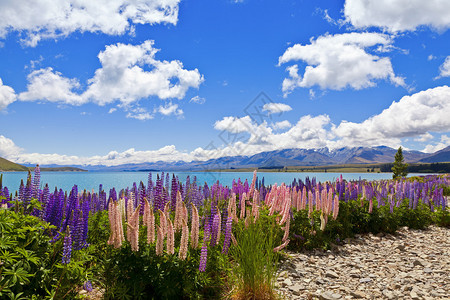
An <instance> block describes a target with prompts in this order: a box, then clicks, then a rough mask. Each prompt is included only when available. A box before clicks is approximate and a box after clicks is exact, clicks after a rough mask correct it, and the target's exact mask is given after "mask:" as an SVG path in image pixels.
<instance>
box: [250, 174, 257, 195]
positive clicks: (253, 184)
mask: <svg viewBox="0 0 450 300" xmlns="http://www.w3.org/2000/svg"><path fill="white" fill-rule="evenodd" d="M255 183H256V170H255V171H253V179H252V185H251V186H250V192H249V195H250V196H253V192H254V189H255Z"/></svg>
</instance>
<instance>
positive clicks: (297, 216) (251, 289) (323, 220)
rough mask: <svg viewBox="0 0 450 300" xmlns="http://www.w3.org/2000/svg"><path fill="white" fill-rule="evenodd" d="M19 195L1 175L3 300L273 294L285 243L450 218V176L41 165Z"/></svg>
mask: <svg viewBox="0 0 450 300" xmlns="http://www.w3.org/2000/svg"><path fill="white" fill-rule="evenodd" d="M0 178H1V177H0ZM228 184H229V185H228ZM11 191H12V190H10V189H8V187H4V186H2V182H1V179H0V199H1V210H0V275H1V280H0V298H1V299H73V298H83V297H84V298H86V297H89V295H91V293H93V292H97V294H96V295H97V296H98V295H100V296H101V297H103V298H105V299H151V298H154V299H203V298H211V299H218V298H234V299H276V298H278V296H277V294H276V291H275V289H274V283H275V281H276V278H275V273H276V270H277V262H278V261H279V260H280V259H283V251H284V250H285V249H289V250H292V251H307V250H309V249H324V250H326V249H329V248H330V247H332V246H333V245H339V244H340V243H341V242H342V241H343V240H344V239H345V238H347V237H352V236H353V235H354V234H362V233H379V232H388V233H395V231H396V230H397V228H399V227H401V226H408V227H410V228H416V229H425V228H426V227H427V226H428V225H431V224H435V225H438V226H446V227H449V226H450V212H449V209H448V207H447V197H448V196H449V192H450V176H449V175H439V176H438V175H430V176H426V177H414V178H409V179H401V180H396V181H394V180H382V181H365V180H359V181H346V180H343V179H342V176H341V177H340V178H339V179H337V180H336V181H335V182H316V180H315V178H311V179H309V178H307V179H306V180H305V181H304V182H303V181H301V180H295V179H294V181H293V182H290V183H282V184H279V185H277V184H275V185H272V186H269V185H265V184H264V178H262V179H261V180H260V179H258V177H257V174H256V171H255V172H254V177H253V181H252V182H247V181H245V182H242V181H241V180H240V179H236V180H233V182H232V183H226V184H225V183H220V182H217V183H215V184H213V185H212V186H208V185H207V184H201V183H200V182H197V180H196V178H195V177H193V178H189V177H188V178H187V179H186V181H185V182H180V181H179V180H178V178H177V177H175V176H174V175H172V176H171V175H170V174H168V173H159V174H152V173H150V174H149V175H148V181H147V182H146V183H144V182H140V183H135V184H133V186H132V187H127V188H121V187H120V188H119V187H118V188H117V189H116V188H112V189H111V190H109V191H105V190H103V188H102V186H101V185H100V186H99V189H98V191H86V190H81V189H79V188H78V187H77V186H74V187H73V188H72V190H70V191H63V190H61V189H58V188H54V189H53V188H51V187H49V186H48V185H47V184H45V185H44V184H42V183H41V182H40V171H39V167H36V168H35V171H34V174H33V175H32V174H29V176H28V180H27V181H26V182H21V183H20V188H19V190H18V191H17V192H15V191H14V193H11ZM80 291H84V292H87V293H81V292H80Z"/></svg>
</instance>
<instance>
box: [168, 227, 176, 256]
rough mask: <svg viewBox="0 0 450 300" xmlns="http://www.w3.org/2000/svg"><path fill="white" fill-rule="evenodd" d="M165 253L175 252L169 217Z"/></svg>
mask: <svg viewBox="0 0 450 300" xmlns="http://www.w3.org/2000/svg"><path fill="white" fill-rule="evenodd" d="M166 247H167V253H169V254H174V252H175V232H174V230H173V224H172V221H171V220H170V218H167V244H166Z"/></svg>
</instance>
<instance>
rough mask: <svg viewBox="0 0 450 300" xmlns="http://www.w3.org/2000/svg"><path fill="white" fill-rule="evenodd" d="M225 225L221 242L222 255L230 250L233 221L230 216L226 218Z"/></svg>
mask: <svg viewBox="0 0 450 300" xmlns="http://www.w3.org/2000/svg"><path fill="white" fill-rule="evenodd" d="M225 224H226V225H225V240H224V242H223V248H222V253H224V254H228V249H229V248H230V244H231V227H232V225H233V219H232V218H231V216H228V218H227V221H226V223H225Z"/></svg>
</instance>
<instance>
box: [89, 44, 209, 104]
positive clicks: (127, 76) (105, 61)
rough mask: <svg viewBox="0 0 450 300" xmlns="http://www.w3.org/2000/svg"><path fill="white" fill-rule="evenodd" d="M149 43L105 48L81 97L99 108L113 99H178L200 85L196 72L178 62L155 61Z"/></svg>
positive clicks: (198, 75)
mask: <svg viewBox="0 0 450 300" xmlns="http://www.w3.org/2000/svg"><path fill="white" fill-rule="evenodd" d="M153 44H154V42H153V41H151V40H148V41H145V42H144V43H142V44H140V45H125V44H121V43H119V44H116V45H109V46H106V49H105V50H104V51H102V52H100V54H99V55H98V57H99V60H100V63H101V64H102V67H101V68H100V69H97V70H96V71H95V75H94V77H93V78H91V79H90V80H89V87H88V89H87V90H86V91H85V92H84V94H83V98H85V99H89V100H91V101H94V102H96V103H98V104H100V105H104V104H107V103H111V102H114V101H116V100H118V101H120V102H122V103H123V104H130V103H132V102H135V101H137V100H139V99H142V98H147V97H150V96H157V97H158V98H160V99H169V98H177V99H182V98H183V97H184V96H185V94H186V92H187V90H188V89H189V88H191V87H193V88H198V87H199V86H200V84H201V83H202V82H203V76H202V75H201V74H200V73H199V71H198V70H197V69H194V70H186V69H184V68H183V63H182V62H180V61H178V60H172V61H165V60H164V61H160V60H156V59H155V54H156V53H157V52H158V51H159V49H156V48H154V47H153ZM144 67H145V68H149V69H150V70H149V71H146V70H145V69H144Z"/></svg>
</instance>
